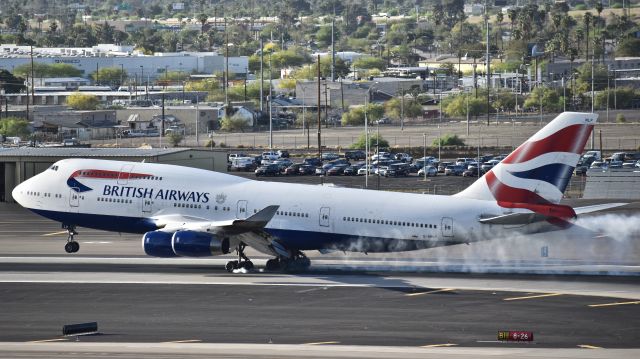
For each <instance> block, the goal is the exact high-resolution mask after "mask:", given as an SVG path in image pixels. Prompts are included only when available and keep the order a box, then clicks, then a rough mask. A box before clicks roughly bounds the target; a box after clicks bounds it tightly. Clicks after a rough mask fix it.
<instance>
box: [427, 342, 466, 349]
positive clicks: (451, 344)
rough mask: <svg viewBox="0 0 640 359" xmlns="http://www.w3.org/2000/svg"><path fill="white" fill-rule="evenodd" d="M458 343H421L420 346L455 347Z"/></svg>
mask: <svg viewBox="0 0 640 359" xmlns="http://www.w3.org/2000/svg"><path fill="white" fill-rule="evenodd" d="M457 345H458V344H453V343H446V344H429V345H423V346H421V347H420V348H440V347H455V346H457Z"/></svg>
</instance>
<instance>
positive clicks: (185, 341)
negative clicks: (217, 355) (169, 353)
mask: <svg viewBox="0 0 640 359" xmlns="http://www.w3.org/2000/svg"><path fill="white" fill-rule="evenodd" d="M201 341H202V340H200V339H185V340H174V341H170V342H163V343H199V342H201Z"/></svg>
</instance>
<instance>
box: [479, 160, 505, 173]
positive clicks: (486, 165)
mask: <svg viewBox="0 0 640 359" xmlns="http://www.w3.org/2000/svg"><path fill="white" fill-rule="evenodd" d="M498 163H500V161H498V160H489V161H487V162H485V163H483V164H482V166H480V172H482V173H487V172H489V171H490V170H491V169H492V168H493V167H495V166H496V165H497V164H498Z"/></svg>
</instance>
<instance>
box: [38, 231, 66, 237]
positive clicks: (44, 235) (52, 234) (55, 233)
mask: <svg viewBox="0 0 640 359" xmlns="http://www.w3.org/2000/svg"><path fill="white" fill-rule="evenodd" d="M67 233H68V232H67V231H58V232H52V233H45V234H43V235H42V236H43V237H48V236H57V235H59V234H67Z"/></svg>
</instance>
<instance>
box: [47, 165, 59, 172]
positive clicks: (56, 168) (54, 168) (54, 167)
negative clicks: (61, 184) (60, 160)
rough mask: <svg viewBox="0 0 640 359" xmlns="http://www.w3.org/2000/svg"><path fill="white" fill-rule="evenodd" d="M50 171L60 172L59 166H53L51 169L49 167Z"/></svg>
mask: <svg viewBox="0 0 640 359" xmlns="http://www.w3.org/2000/svg"><path fill="white" fill-rule="evenodd" d="M49 169H50V170H52V171H57V170H58V166H57V165H51V167H49Z"/></svg>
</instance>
